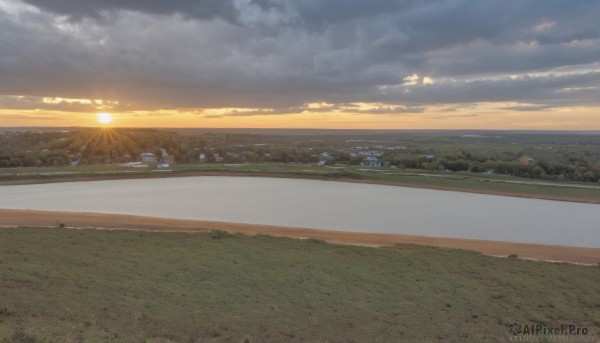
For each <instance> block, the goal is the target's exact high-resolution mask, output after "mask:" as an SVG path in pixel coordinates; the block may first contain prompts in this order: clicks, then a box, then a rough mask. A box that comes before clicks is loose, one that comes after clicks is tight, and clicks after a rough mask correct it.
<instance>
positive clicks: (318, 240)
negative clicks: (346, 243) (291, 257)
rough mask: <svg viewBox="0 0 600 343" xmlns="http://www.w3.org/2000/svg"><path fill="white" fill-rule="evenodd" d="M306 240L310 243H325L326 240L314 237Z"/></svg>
mask: <svg viewBox="0 0 600 343" xmlns="http://www.w3.org/2000/svg"><path fill="white" fill-rule="evenodd" d="M306 241H307V242H309V243H313V244H323V243H325V241H324V240H322V239H318V238H314V237H309V238H308V239H306Z"/></svg>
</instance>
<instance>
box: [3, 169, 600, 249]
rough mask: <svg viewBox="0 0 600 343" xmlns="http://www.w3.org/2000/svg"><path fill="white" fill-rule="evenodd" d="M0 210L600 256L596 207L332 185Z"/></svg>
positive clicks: (55, 198)
mask: <svg viewBox="0 0 600 343" xmlns="http://www.w3.org/2000/svg"><path fill="white" fill-rule="evenodd" d="M0 208H11V209H36V210H51V211H87V212H104V213H119V214H135V215H145V216H156V217H167V218H182V219H200V220H215V221H226V222H238V223H253V224H268V225H280V226H296V227H306V228H321V229H332V230H344V231H363V232H386V233H401V234H411V235H425V236H441V237H456V238H472V239H489V240H502V241H512V242H523V243H540V244H558V245H568V246H583V247H595V248H600V205H594V204H582V203H570V202H562V201H549V200H538V199H524V198H514V197H503V196H495V195H484V194H472V193H462V192H449V191H439V190H430V189H418V188H406V187H394V186H383V185H370V184H358V183H344V182H331V181H315V180H300V179H283V178H257V177H226V176H201V177H182V178H164V179H138V180H110V181H88V182H67V183H51V184H41V185H18V186H2V187H0Z"/></svg>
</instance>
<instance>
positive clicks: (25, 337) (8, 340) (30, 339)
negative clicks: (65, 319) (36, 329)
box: [0, 330, 42, 343]
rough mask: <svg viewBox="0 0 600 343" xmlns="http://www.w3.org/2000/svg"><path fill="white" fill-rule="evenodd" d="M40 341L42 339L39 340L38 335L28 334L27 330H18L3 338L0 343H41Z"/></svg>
mask: <svg viewBox="0 0 600 343" xmlns="http://www.w3.org/2000/svg"><path fill="white" fill-rule="evenodd" d="M39 342H42V341H41V340H39V339H38V338H37V337H36V336H32V335H29V334H26V333H25V332H23V331H21V330H17V331H15V332H14V333H13V334H12V335H10V336H9V337H5V338H3V339H2V340H0V343H39Z"/></svg>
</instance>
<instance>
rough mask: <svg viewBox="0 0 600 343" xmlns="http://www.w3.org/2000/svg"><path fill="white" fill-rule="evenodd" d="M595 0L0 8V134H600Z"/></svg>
mask: <svg viewBox="0 0 600 343" xmlns="http://www.w3.org/2000/svg"><path fill="white" fill-rule="evenodd" d="M598 18H600V1H596V0H589V1H586V0H578V1H572V0H564V1H555V0H543V1H540V0H536V1H527V0H489V1H481V0H472V1H467V0H432V1H421V0H397V1H395V0H368V1H365V0H170V1H164V0H0V126H30V125H34V126H41V125H43V126H70V125H86V126H87V125H97V124H98V123H97V121H96V115H97V113H99V112H108V113H111V114H112V116H113V119H114V120H113V123H112V125H115V126H157V127H160V126H162V127H177V126H178V127H323V128H398V129H402V128H431V129H444V128H448V129H452V128H486V129H600V111H599V109H600V25H598Z"/></svg>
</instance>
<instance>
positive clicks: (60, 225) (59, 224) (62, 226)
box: [56, 223, 66, 229]
mask: <svg viewBox="0 0 600 343" xmlns="http://www.w3.org/2000/svg"><path fill="white" fill-rule="evenodd" d="M56 227H58V228H59V229H64V228H65V227H66V226H65V223H58V224H56Z"/></svg>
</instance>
